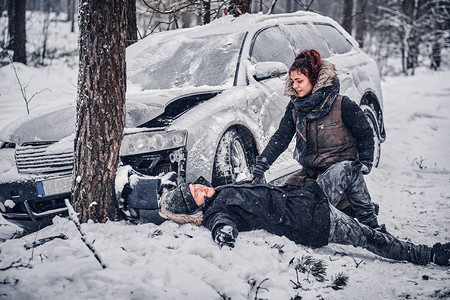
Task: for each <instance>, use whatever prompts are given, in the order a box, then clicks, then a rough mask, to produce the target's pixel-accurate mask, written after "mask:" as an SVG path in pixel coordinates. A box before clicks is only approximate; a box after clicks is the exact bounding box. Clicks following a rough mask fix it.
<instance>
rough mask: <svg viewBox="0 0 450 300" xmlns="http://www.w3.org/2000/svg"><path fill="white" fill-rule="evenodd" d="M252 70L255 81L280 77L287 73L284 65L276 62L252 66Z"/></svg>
mask: <svg viewBox="0 0 450 300" xmlns="http://www.w3.org/2000/svg"><path fill="white" fill-rule="evenodd" d="M252 69H253V70H252V71H253V72H252V73H253V74H252V75H253V78H255V80H256V81H261V80H265V79H269V78H275V77H280V76H282V75H285V74H287V72H288V68H287V67H286V65H285V64H284V63H282V62H278V61H268V62H259V63H256V64H255V65H253V66H252Z"/></svg>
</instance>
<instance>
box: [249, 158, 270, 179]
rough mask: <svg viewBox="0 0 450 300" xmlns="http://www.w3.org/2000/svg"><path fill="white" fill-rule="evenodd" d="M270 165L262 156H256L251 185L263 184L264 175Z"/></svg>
mask: <svg viewBox="0 0 450 300" xmlns="http://www.w3.org/2000/svg"><path fill="white" fill-rule="evenodd" d="M269 168H270V165H269V162H268V161H267V158H265V157H264V156H261V155H258V156H257V157H256V162H255V165H254V166H253V169H252V175H253V183H262V182H264V173H265V172H266V171H267V170H269Z"/></svg>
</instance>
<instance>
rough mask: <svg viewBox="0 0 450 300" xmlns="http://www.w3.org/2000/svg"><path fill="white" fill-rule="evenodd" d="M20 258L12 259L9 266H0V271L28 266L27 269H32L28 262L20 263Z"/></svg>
mask: <svg viewBox="0 0 450 300" xmlns="http://www.w3.org/2000/svg"><path fill="white" fill-rule="evenodd" d="M21 261H22V259H19V260H16V261H13V262H12V263H11V264H10V265H9V266H7V267H4V268H0V271H6V270H9V269H13V268H15V269H18V268H28V269H33V266H32V265H30V264H28V263H25V264H24V263H21Z"/></svg>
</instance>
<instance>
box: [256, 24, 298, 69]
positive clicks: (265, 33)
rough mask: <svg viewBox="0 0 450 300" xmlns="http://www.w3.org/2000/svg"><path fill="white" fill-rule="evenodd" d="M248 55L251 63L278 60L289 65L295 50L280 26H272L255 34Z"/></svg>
mask: <svg viewBox="0 0 450 300" xmlns="http://www.w3.org/2000/svg"><path fill="white" fill-rule="evenodd" d="M250 57H251V59H252V62H253V63H256V62H268V61H278V62H282V63H284V64H285V65H286V66H287V67H289V66H290V65H291V64H292V62H293V61H294V58H295V52H294V49H291V48H290V43H289V42H288V40H287V38H286V36H285V34H284V33H283V32H282V31H281V30H280V28H278V27H277V26H273V27H268V28H265V29H263V30H261V31H260V32H259V33H257V34H256V36H255V38H254V40H253V45H252V48H251V50H250Z"/></svg>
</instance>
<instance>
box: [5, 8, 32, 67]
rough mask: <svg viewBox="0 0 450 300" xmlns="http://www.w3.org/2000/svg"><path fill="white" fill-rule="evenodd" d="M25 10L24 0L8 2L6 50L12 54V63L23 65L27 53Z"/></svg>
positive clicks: (25, 61)
mask: <svg viewBox="0 0 450 300" xmlns="http://www.w3.org/2000/svg"><path fill="white" fill-rule="evenodd" d="M25 8H26V0H9V3H8V17H9V19H8V30H9V47H8V48H9V49H11V50H12V51H13V52H14V55H13V61H14V62H21V63H24V64H26V63H27V53H26V51H25V44H26V30H25Z"/></svg>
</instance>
